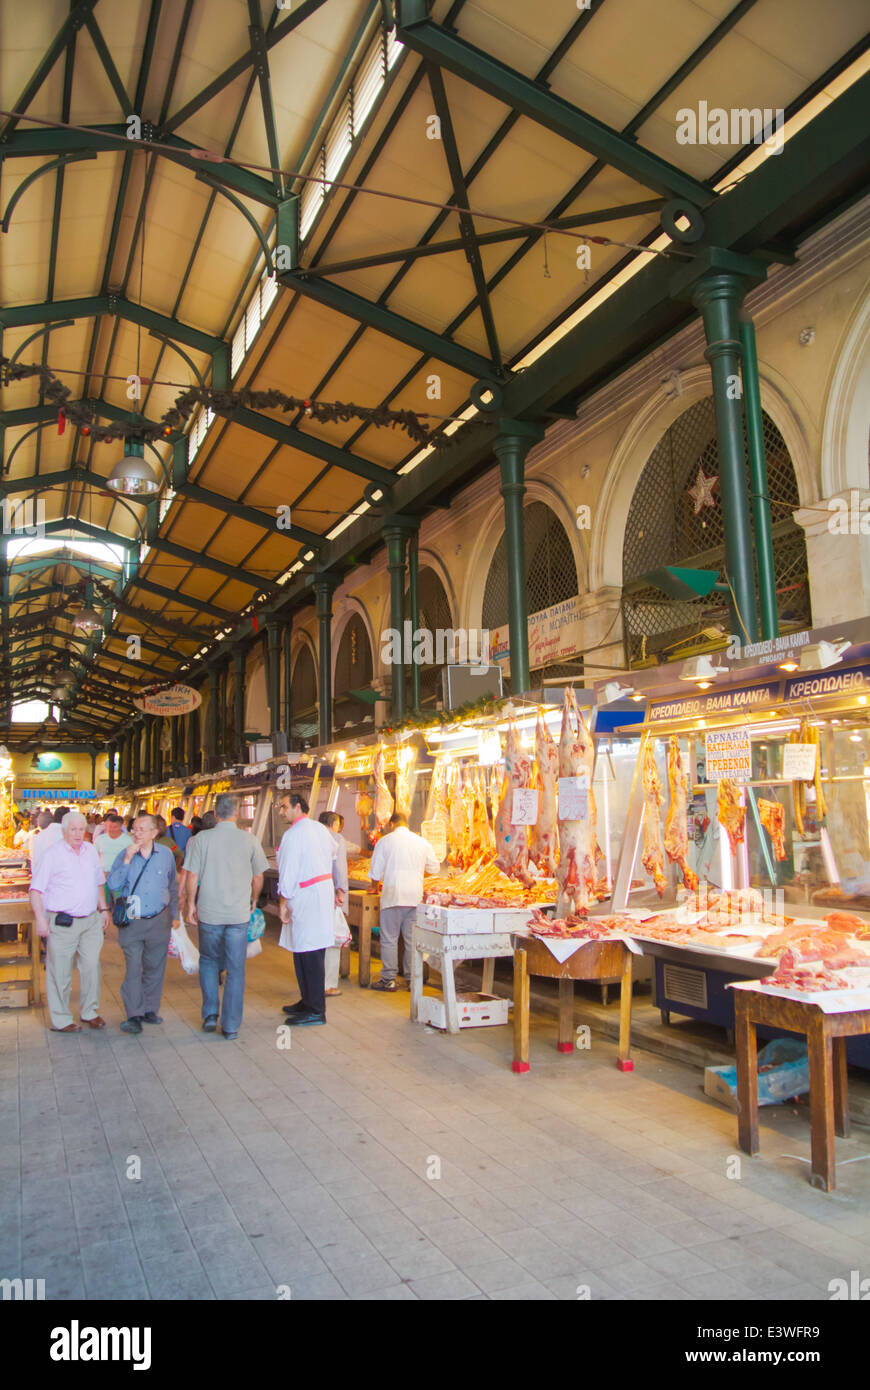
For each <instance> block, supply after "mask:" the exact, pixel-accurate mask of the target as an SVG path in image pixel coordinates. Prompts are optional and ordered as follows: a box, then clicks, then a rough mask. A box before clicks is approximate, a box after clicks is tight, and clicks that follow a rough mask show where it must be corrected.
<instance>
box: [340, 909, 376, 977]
mask: <svg viewBox="0 0 870 1390" xmlns="http://www.w3.org/2000/svg"><path fill="white" fill-rule="evenodd" d="M380 905H381V898H380V894H379V893H369V892H366V891H365V890H363V889H358V888H351V889H350V890H349V892H348V895H347V905H346V907H345V909H344V915H345V917H346V918H347V921H348V926H351V927H356V929H357V932H358V937H357V940H358V943H359V986H360V989H368V987H369V985H370V984H371V982H372V927H376V926H377V925H378V921H379V916H380ZM348 969H349V967H348Z"/></svg>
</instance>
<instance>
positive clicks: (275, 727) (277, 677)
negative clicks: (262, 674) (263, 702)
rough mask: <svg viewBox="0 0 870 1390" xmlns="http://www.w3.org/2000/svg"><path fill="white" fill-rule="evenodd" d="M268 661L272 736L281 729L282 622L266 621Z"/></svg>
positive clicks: (270, 728) (267, 671) (267, 673)
mask: <svg viewBox="0 0 870 1390" xmlns="http://www.w3.org/2000/svg"><path fill="white" fill-rule="evenodd" d="M266 636H267V643H268V661H267V663H266V676H267V690H268V698H269V732H270V735H271V737H272V738H274V737H275V735H276V734H277V733H280V730H281V624H280V623H278V622H272V621H270V622H267V623H266Z"/></svg>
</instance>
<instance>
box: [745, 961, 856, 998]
mask: <svg viewBox="0 0 870 1390" xmlns="http://www.w3.org/2000/svg"><path fill="white" fill-rule="evenodd" d="M829 964H830V963H828V964H826V965H817V966H815V967H814V968H813V969H809V968H808V967H806V966H801V965H799V964H798V962H797V961H796V960H795V957H794V955H793V954H792V952H791V951H785V952H784V953H783V956H782V959H781V960H780V962H779V965H778V966H777V968H776V971H775V973H774V974H773V975H766V976H765V977H764V979H763V980H762V981H761V983H762V984H763V985H780V986H781V987H782V988H783V989H793V990H801V991H803V992H805V993H807V994H815V993H816V992H817V991H818V990H827V989H851V988H852V984H851V981H850V980H848V979H846V978H845V977H844V976H843V975H834V974H833V973H832V971H831V970H830V968H829Z"/></svg>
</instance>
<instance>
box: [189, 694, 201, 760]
mask: <svg viewBox="0 0 870 1390" xmlns="http://www.w3.org/2000/svg"><path fill="white" fill-rule="evenodd" d="M201 709H202V705H199V706H198V707H197V709H195V710H194V709H192V710H191V711H190V714H189V715H188V716H187V775H188V777H195V776H196V774H197V773H198V772H199V770H200V763H201V758H200V752H199V748H198V747H197V742H198V740H197V737H196V732H197V725H198V724H199V711H200V710H201Z"/></svg>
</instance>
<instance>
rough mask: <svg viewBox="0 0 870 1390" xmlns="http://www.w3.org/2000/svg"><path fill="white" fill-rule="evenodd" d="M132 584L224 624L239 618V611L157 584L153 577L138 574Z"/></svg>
mask: <svg viewBox="0 0 870 1390" xmlns="http://www.w3.org/2000/svg"><path fill="white" fill-rule="evenodd" d="M132 585H135V586H136V588H137V589H143V590H144V591H145V593H147V594H154V595H155V596H156V597H157V598H165V599H169V600H170V602H172V603H178V604H181V606H182V607H184V608H194V609H198V610H200V611H201V612H203V613H208V614H209V615H210V616H211V617H212V618H217V619H218V621H219V622H220V623H221V624H223V625H225V624H226V623H228V622H233V623H234V622H236V621H237V619H238V614H237V613H230V611H229V610H228V609H227V608H218V607H217V606H216V605H215V604H213V603H206V601H205V599H202V598H191V597H190V595H189V594H185V593H184V591H183V589H167V588H165V587H164V585H162V584H155V583H154V581H153V580H151V579H140V578H138V576H134V578H133V579H132V580H131V586H132Z"/></svg>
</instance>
